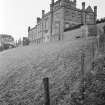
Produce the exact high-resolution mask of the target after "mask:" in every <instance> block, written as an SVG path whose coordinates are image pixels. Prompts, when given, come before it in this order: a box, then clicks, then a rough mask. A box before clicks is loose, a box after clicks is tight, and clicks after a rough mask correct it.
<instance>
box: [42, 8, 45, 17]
mask: <svg viewBox="0 0 105 105" xmlns="http://www.w3.org/2000/svg"><path fill="white" fill-rule="evenodd" d="M44 15H45V10H42V18H43V17H44Z"/></svg>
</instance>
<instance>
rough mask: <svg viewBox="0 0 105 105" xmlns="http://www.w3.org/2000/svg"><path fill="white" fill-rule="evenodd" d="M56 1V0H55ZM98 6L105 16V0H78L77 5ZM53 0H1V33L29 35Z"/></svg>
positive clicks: (17, 37)
mask: <svg viewBox="0 0 105 105" xmlns="http://www.w3.org/2000/svg"><path fill="white" fill-rule="evenodd" d="M55 1H56V0H55ZM84 1H85V2H86V7H87V6H88V5H91V6H92V8H93V6H94V5H97V6H98V18H102V17H105V0H77V7H78V8H82V6H81V3H82V2H84ZM50 3H51V0H0V34H9V35H12V36H13V37H14V38H15V40H17V39H19V38H22V37H23V36H28V31H27V30H28V26H31V27H34V26H35V25H36V18H37V17H41V14H42V13H41V12H42V10H43V9H44V10H45V11H46V12H48V11H49V9H50V8H49V4H50Z"/></svg>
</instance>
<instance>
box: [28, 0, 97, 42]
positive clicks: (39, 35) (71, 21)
mask: <svg viewBox="0 0 105 105" xmlns="http://www.w3.org/2000/svg"><path fill="white" fill-rule="evenodd" d="M76 3H77V1H76V0H74V1H70V0H58V1H56V2H54V0H51V4H50V11H49V12H48V13H45V11H44V10H42V17H41V18H39V17H38V18H37V25H35V27H33V28H30V27H28V38H29V40H30V42H36V43H40V42H43V41H45V42H46V41H49V40H61V39H63V37H64V30H65V29H67V28H70V27H74V26H76V25H80V24H83V25H95V24H96V19H97V6H94V10H93V9H92V8H91V6H88V7H87V8H85V2H83V3H82V9H78V8H77V7H76Z"/></svg>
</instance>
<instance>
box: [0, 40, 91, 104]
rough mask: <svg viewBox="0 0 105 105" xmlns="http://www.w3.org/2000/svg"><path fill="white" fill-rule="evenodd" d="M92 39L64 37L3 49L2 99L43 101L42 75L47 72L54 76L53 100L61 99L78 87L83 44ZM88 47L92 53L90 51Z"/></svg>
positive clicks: (0, 58)
mask: <svg viewBox="0 0 105 105" xmlns="http://www.w3.org/2000/svg"><path fill="white" fill-rule="evenodd" d="M90 42H91V40H90V39H87V40H86V39H84V40H81V39H78V40H76V41H60V42H52V43H47V44H43V45H38V46H35V45H33V46H27V47H20V48H17V49H13V50H8V51H4V52H1V53H0V75H1V76H0V77H1V85H0V100H2V101H4V103H7V105H8V103H11V105H12V103H15V104H16V105H18V104H19V103H26V104H22V105H28V104H30V105H34V104H35V105H36V104H37V105H40V104H41V105H42V103H43V100H44V99H43V85H42V79H43V77H46V76H47V77H49V78H50V92H51V103H52V104H54V105H56V104H57V103H61V102H62V100H64V98H65V97H66V96H68V97H69V94H70V92H71V91H75V90H76V89H77V88H78V84H79V82H77V81H78V80H79V79H80V52H81V48H82V46H85V47H86V46H88V45H90V44H89V43H90ZM86 48H87V47H86ZM85 51H86V53H87V56H90V53H89V51H88V50H85ZM86 62H88V61H86ZM68 100H69V99H68ZM1 103H2V104H4V103H3V102H1ZM13 105H14V104H13Z"/></svg>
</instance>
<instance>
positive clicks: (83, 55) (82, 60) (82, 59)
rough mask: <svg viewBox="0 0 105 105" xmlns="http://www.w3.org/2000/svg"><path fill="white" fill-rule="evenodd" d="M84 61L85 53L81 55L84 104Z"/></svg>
mask: <svg viewBox="0 0 105 105" xmlns="http://www.w3.org/2000/svg"><path fill="white" fill-rule="evenodd" d="M84 62H85V54H84V53H82V55H81V74H82V81H81V84H82V91H81V92H82V104H84V99H85V97H84V92H85V87H84Z"/></svg>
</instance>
